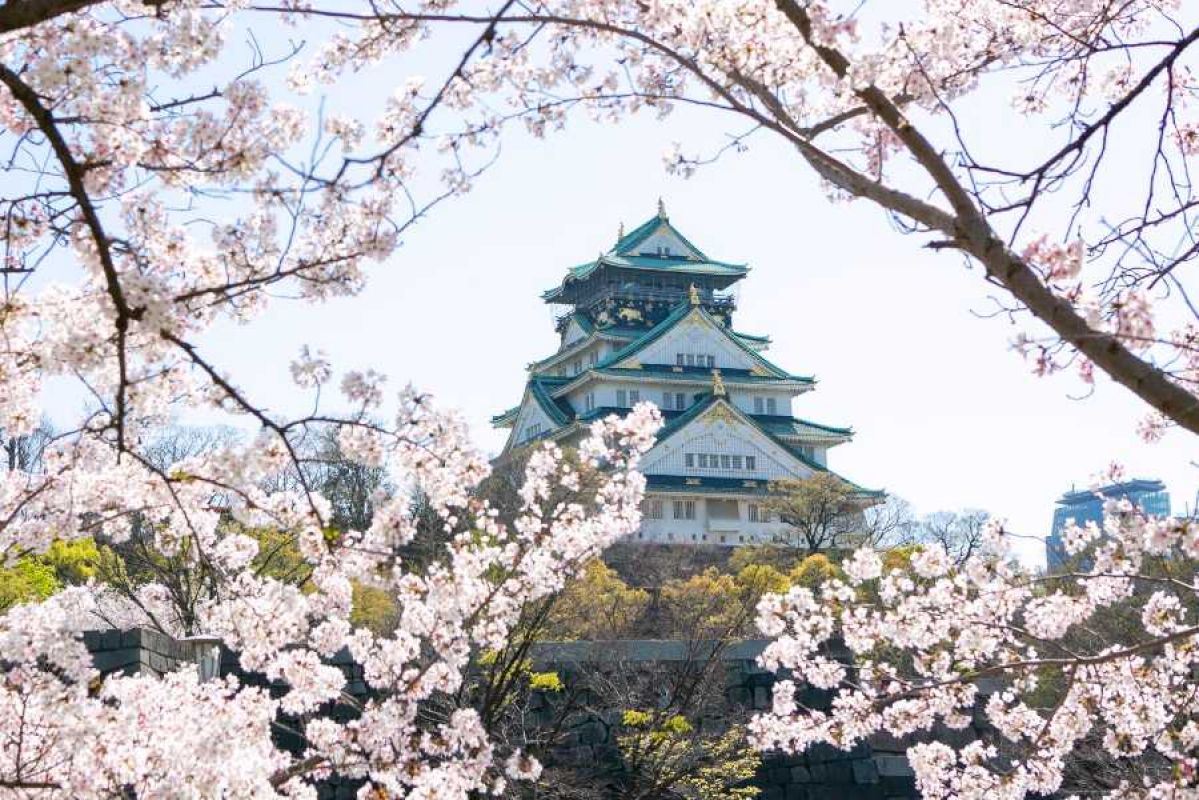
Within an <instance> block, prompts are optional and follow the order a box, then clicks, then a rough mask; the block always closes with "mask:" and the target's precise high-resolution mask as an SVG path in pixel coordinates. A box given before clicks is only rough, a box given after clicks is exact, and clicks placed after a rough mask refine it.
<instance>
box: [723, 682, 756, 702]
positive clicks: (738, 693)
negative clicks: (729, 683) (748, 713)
mask: <svg viewBox="0 0 1199 800" xmlns="http://www.w3.org/2000/svg"><path fill="white" fill-rule="evenodd" d="M728 698H729V702H730V703H732V704H733V705H737V706H745V707H749V704H750V703H751V702H753V694H752V692H751V691H750V690H749V689H748V688H747V687H745V686H736V687H734V688H732V689H729V692H728Z"/></svg>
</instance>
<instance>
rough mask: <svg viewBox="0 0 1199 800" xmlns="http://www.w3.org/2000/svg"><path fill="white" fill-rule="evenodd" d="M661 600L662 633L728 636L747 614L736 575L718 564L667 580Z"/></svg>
mask: <svg viewBox="0 0 1199 800" xmlns="http://www.w3.org/2000/svg"><path fill="white" fill-rule="evenodd" d="M659 602H660V604H661V614H662V619H663V624H664V625H665V626H666V630H664V631H663V633H665V634H668V635H670V636H672V637H676V638H680V639H725V638H729V637H730V636H734V635H737V633H738V631H740V629H741V628H742V626H743V624H744V622H745V621H746V619H747V617H748V614H747V610H746V608H745V605H744V603H743V599H742V592H741V591H740V587H739V586H738V585H737V581H736V579H735V578H733V576H732V575H725V574H723V573H721V572H719V571H718V570H717V569H716V568H715V567H709V568H708V569H706V570H704V571H703V572H701V573H699V574H698V575H692V576H691V577H690V578H687V579H686V580H672V581H667V582H666V583H665V584H664V585H663V586H662V591H661V595H660V600H659Z"/></svg>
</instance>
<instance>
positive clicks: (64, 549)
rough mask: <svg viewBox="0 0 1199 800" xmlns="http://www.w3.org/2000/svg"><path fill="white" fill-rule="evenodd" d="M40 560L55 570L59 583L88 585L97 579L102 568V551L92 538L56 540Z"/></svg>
mask: <svg viewBox="0 0 1199 800" xmlns="http://www.w3.org/2000/svg"><path fill="white" fill-rule="evenodd" d="M39 559H40V560H41V561H43V562H45V563H46V564H48V565H49V566H50V567H51V568H52V569H53V570H54V574H55V576H56V577H57V578H58V581H59V583H61V584H63V585H64V586H71V585H77V584H81V583H87V582H88V580H90V579H91V578H93V577H95V575H96V570H97V569H98V568H99V566H100V550H99V548H97V547H96V542H95V541H94V540H93V539H91V538H90V537H85V538H82V539H72V540H71V541H63V540H61V539H58V540H55V541H54V542H53V543H51V545H50V548H49V549H48V550H46V552H45V553H43V554H42V555H41V556H39Z"/></svg>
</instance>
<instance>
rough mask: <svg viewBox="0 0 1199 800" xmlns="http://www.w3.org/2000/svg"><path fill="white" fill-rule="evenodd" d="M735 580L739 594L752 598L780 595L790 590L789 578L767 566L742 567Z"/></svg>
mask: <svg viewBox="0 0 1199 800" xmlns="http://www.w3.org/2000/svg"><path fill="white" fill-rule="evenodd" d="M735 580H736V581H737V586H738V587H739V588H740V590H741V592H742V593H744V594H746V595H749V596H751V597H753V598H760V597H761V596H762V595H764V594H781V593H783V592H785V591H787V590H788V589H790V588H791V580H790V578H788V576H786V575H784V574H783V573H782V572H779V570H778V569H776V568H775V567H773V566H771V565H769V564H750V565H748V566H746V567H743V568H742V569H741V570H740V571H739V572H738V573H737V577H736V579H735ZM755 602H756V601H755Z"/></svg>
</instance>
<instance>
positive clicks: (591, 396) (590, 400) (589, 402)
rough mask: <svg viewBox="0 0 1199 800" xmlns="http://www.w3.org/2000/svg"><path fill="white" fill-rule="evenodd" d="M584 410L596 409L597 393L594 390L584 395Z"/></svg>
mask: <svg viewBox="0 0 1199 800" xmlns="http://www.w3.org/2000/svg"><path fill="white" fill-rule="evenodd" d="M583 410H584V411H594V410H595V393H594V392H588V393H587V394H586V395H584V396H583Z"/></svg>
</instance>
